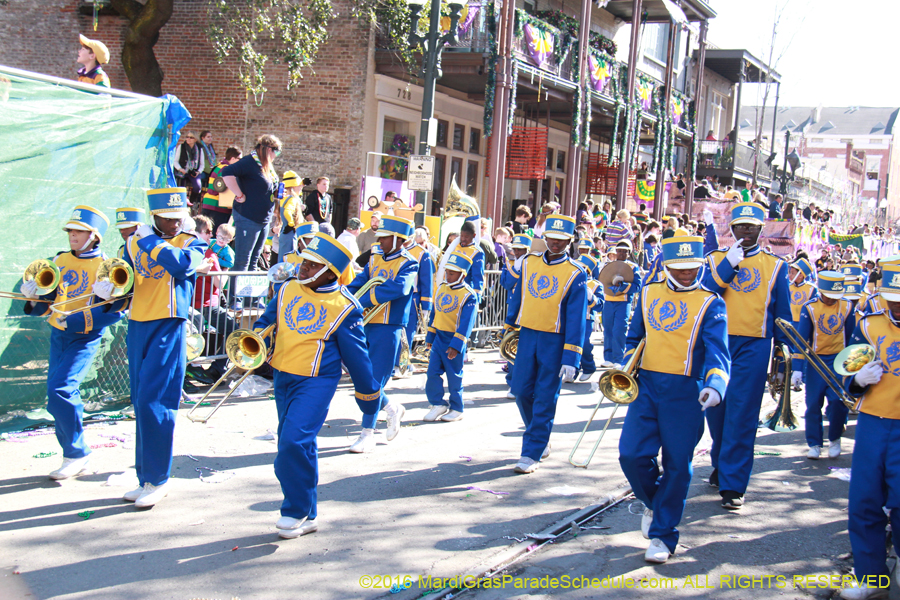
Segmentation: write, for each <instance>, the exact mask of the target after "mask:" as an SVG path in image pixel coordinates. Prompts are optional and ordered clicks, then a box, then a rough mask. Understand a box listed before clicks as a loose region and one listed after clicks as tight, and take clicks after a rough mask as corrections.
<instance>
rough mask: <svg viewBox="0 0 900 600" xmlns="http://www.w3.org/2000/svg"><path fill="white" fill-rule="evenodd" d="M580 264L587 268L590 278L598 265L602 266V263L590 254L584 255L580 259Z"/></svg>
mask: <svg viewBox="0 0 900 600" xmlns="http://www.w3.org/2000/svg"><path fill="white" fill-rule="evenodd" d="M578 262H580V263H581V264H583V265H584V266H585V267H587V271H588V278H590V274H591V273H593V272H594V269H596V268H597V265H599V264H600V262H599V261H598V260H597V259H596V258H594V257H593V256H591V255H590V254H582V255H581V256H579V257H578Z"/></svg>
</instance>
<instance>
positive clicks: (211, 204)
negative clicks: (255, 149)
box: [200, 147, 241, 231]
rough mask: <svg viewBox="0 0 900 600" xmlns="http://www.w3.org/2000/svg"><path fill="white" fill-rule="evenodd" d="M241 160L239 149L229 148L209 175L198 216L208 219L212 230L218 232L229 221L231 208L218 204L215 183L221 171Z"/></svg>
mask: <svg viewBox="0 0 900 600" xmlns="http://www.w3.org/2000/svg"><path fill="white" fill-rule="evenodd" d="M240 159H241V150H240V148H234V147H231V148H229V149H228V150H226V151H225V158H224V159H223V160H222V161H221V162H220V163H219V164H217V165H215V166H214V167H213V169H212V171H210V173H209V181H208V182H207V186H206V193H205V194H204V195H203V204H202V205H201V206H200V214H201V215H205V216H207V217H209V218H210V219H211V220H212V222H213V226H214V227H213V229H214V230H215V231H218V230H219V226H220V225H223V224H225V223H227V222H228V221H229V220H230V219H231V207H229V206H221V205H220V204H219V192H217V191H216V187H215V186H216V181H217V180H218V179H219V178H221V176H222V169H224V168H225V167H227V166H228V165H232V164H234V163H236V162H237V161H239V160H240Z"/></svg>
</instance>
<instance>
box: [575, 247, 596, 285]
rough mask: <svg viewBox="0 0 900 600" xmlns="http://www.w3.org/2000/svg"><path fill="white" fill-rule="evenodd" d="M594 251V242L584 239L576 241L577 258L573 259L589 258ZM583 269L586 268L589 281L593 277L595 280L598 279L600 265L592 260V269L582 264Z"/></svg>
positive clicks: (587, 264) (588, 265)
mask: <svg viewBox="0 0 900 600" xmlns="http://www.w3.org/2000/svg"><path fill="white" fill-rule="evenodd" d="M593 249H594V242H592V241H591V240H589V239H587V238H585V239H582V240H578V256H576V257H575V258H577V259H580V258H581V257H582V256H590V255H591V250H593ZM582 264H583V265H584V266H585V267H588V268H589V269H590V270H589V271H588V277H589V279H590V278H591V277H593V278H594V279H596V278H597V277H600V263H599V262H598V261H596V260H594V263H593V267H591V265H590V264H589V263H582Z"/></svg>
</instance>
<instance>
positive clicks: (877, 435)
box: [844, 265, 900, 585]
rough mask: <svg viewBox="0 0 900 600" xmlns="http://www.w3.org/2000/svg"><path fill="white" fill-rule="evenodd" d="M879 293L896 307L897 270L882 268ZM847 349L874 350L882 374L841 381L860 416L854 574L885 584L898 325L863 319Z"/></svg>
mask: <svg viewBox="0 0 900 600" xmlns="http://www.w3.org/2000/svg"><path fill="white" fill-rule="evenodd" d="M878 293H879V294H880V295H881V298H882V301H885V300H889V301H891V302H900V266H897V265H883V268H882V280H881V287H879V288H878ZM850 343H851V344H869V345H871V346H872V347H874V348H875V353H876V355H875V360H877V361H879V362H880V363H881V371H882V374H881V378H880V380H879V381H878V382H877V383H874V384H871V385H867V386H865V387H861V386H860V385H859V384H858V383H857V381H856V379H855V377H847V378H845V379H844V388H845V389H846V390H847V391H848V392H849V393H850V394H851V395H852V396H853V397H855V398H861V400H860V402H859V403H858V404H857V407H856V408H857V410H858V411H859V416H858V417H857V419H856V436H855V437H856V443H855V445H854V447H853V464H852V470H851V476H850V497H849V502H848V507H849V508H848V511H849V515H848V516H849V519H848V520H849V526H848V531H849V533H850V546H851V548H852V549H853V570H854V572H855V574H856V578H857V579H858V580H863V578H866V577H878V576H884V578H883V579H882V581H889V579H886V578H887V576H888V574H889V573H888V568H887V566H886V564H885V561H886V559H887V555H886V554H887V553H886V551H885V526H886V525H887V523H888V517H887V516H886V515H885V513H884V510H883V508H882V507H887V508H888V510H889V511H890V523H891V524H892V529H893V530H894V532H897V531H900V487H898V486H897V485H896V482H897V481H898V478H900V403H898V402H897V390H898V389H900V321H898V320H895V319H894V316H893V315H892V314H891V312H890V311H889V310H884V311H878V312H875V313H871V314H868V315H865V316H864V317H862V318H861V319H860V320H859V321H858V322H857V324H856V329H855V331H854V332H853V336H852V337H851V338H850ZM893 540H894V549H895V550H896V551H897V552H900V536H897V535H896V533H895V534H894V536H893ZM875 585H877V584H875ZM881 585H884V583H881Z"/></svg>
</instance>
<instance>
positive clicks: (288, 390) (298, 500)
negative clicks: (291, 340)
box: [275, 370, 338, 520]
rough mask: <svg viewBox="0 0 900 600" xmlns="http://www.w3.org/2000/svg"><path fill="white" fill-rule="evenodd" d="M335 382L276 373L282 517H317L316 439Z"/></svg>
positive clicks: (276, 459)
mask: <svg viewBox="0 0 900 600" xmlns="http://www.w3.org/2000/svg"><path fill="white" fill-rule="evenodd" d="M337 385H338V378H336V377H334V378H325V377H302V376H300V375H293V374H291V373H284V372H282V371H278V370H275V408H276V409H277V410H278V455H277V456H276V457H275V476H276V477H277V478H278V482H279V483H280V484H281V491H282V493H283V494H284V502H282V503H281V515H282V516H284V517H291V518H294V519H302V518H304V517H308V518H309V519H310V520H312V519H315V518H316V515H317V507H316V499H317V497H318V493H317V490H316V486H317V485H318V484H319V447H318V445H317V444H316V436H317V435H318V434H319V430H321V429H322V425H324V424H325V417H327V416H328V407H329V406H330V405H331V399H332V398H333V397H334V392H335V390H336V389H337Z"/></svg>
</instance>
